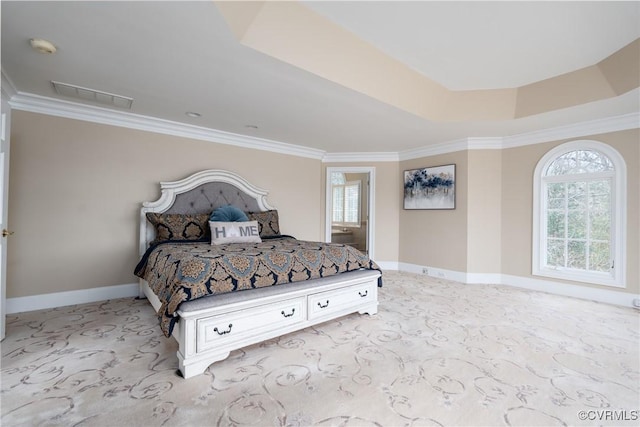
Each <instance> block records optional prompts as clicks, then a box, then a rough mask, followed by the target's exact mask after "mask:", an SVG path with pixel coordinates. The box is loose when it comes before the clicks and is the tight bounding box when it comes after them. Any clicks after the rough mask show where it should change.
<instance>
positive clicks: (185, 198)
mask: <svg viewBox="0 0 640 427" xmlns="http://www.w3.org/2000/svg"><path fill="white" fill-rule="evenodd" d="M160 190H161V194H160V198H159V199H158V200H156V201H153V202H144V203H143V204H142V208H141V209H140V248H139V249H140V255H142V254H144V252H145V251H146V250H147V247H148V246H149V242H151V241H152V240H153V239H154V238H155V230H154V228H153V226H152V225H151V223H150V222H149V221H148V220H147V216H146V214H147V212H157V213H172V214H198V213H209V212H212V211H213V210H214V209H216V208H218V207H220V206H224V205H232V206H235V207H237V208H239V209H242V210H243V211H253V212H257V211H266V210H270V209H274V208H273V207H272V206H271V205H269V203H268V202H267V194H268V191H265V190H263V189H261V188H258V187H256V186H255V185H252V184H250V183H249V182H248V181H247V180H245V179H244V178H242V177H241V176H239V175H236V174H235V173H233V172H229V171H224V170H219V169H210V170H205V171H202V172H198V173H195V174H193V175H191V176H189V177H187V178H184V179H181V180H179V181H170V182H161V183H160Z"/></svg>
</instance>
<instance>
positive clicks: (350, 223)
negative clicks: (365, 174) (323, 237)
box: [331, 173, 360, 227]
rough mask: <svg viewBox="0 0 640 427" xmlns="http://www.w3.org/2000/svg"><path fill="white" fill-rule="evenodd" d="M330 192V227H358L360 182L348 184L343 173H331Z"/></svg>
mask: <svg viewBox="0 0 640 427" xmlns="http://www.w3.org/2000/svg"><path fill="white" fill-rule="evenodd" d="M331 191H332V198H333V211H332V218H331V223H332V226H337V227H360V181H351V182H348V181H347V180H346V179H345V176H344V174H343V173H333V174H332V175H331Z"/></svg>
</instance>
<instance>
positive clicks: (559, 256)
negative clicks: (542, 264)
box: [547, 239, 565, 267]
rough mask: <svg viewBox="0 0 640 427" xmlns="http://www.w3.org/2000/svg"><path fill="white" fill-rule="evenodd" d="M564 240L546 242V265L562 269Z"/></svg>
mask: <svg viewBox="0 0 640 427" xmlns="http://www.w3.org/2000/svg"><path fill="white" fill-rule="evenodd" d="M564 258H565V257H564V240H559V239H549V240H547V265H549V266H551V267H564Z"/></svg>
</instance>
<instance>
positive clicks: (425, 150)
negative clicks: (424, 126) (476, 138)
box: [398, 138, 469, 161]
mask: <svg viewBox="0 0 640 427" xmlns="http://www.w3.org/2000/svg"><path fill="white" fill-rule="evenodd" d="M468 149H469V141H468V138H463V139H457V140H455V141H449V142H441V143H438V144H433V145H428V146H426V147H420V148H414V149H411V150H405V151H400V152H399V153H398V157H399V159H400V161H403V160H411V159H420V158H423V157H431V156H437V155H439V154H447V153H453V152H456V151H464V150H468Z"/></svg>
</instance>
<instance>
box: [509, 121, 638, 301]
mask: <svg viewBox="0 0 640 427" xmlns="http://www.w3.org/2000/svg"><path fill="white" fill-rule="evenodd" d="M578 139H580V140H584V139H588V140H595V141H599V142H603V143H606V144H609V145H611V146H612V147H613V148H615V149H616V150H618V152H619V153H620V154H621V155H622V157H623V158H624V160H625V162H626V166H627V230H628V232H627V288H626V289H620V290H621V291H625V292H634V293H638V292H639V291H640V285H639V283H638V282H640V273H639V270H638V266H639V265H640V263H639V262H638V261H639V260H640V249H639V247H638V244H639V243H638V242H639V241H640V227H639V224H640V220H639V218H638V217H639V215H640V214H639V212H640V200H639V198H640V175H639V172H638V171H639V170H640V130H638V129H634V130H628V131H622V132H614V133H608V134H603V135H594V136H587V137H583V138H572V139H571V140H562V141H555V142H549V143H544V144H535V145H527V146H523V147H518V148H512V149H507V150H503V152H502V172H503V176H502V189H503V191H502V273H504V274H510V275H515V276H523V277H533V276H532V275H531V246H532V225H531V224H532V220H533V217H532V210H533V171H534V169H535V167H536V165H537V163H538V161H539V160H540V159H541V158H542V156H544V155H545V154H546V153H547V151H549V150H550V149H552V148H553V147H555V146H557V145H559V144H562V143H564V142H567V141H572V140H578ZM566 283H572V282H566ZM574 283H575V282H574ZM580 285H585V286H593V287H600V288H602V289H609V290H611V289H614V288H611V287H606V286H597V285H586V284H584V283H580Z"/></svg>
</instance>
